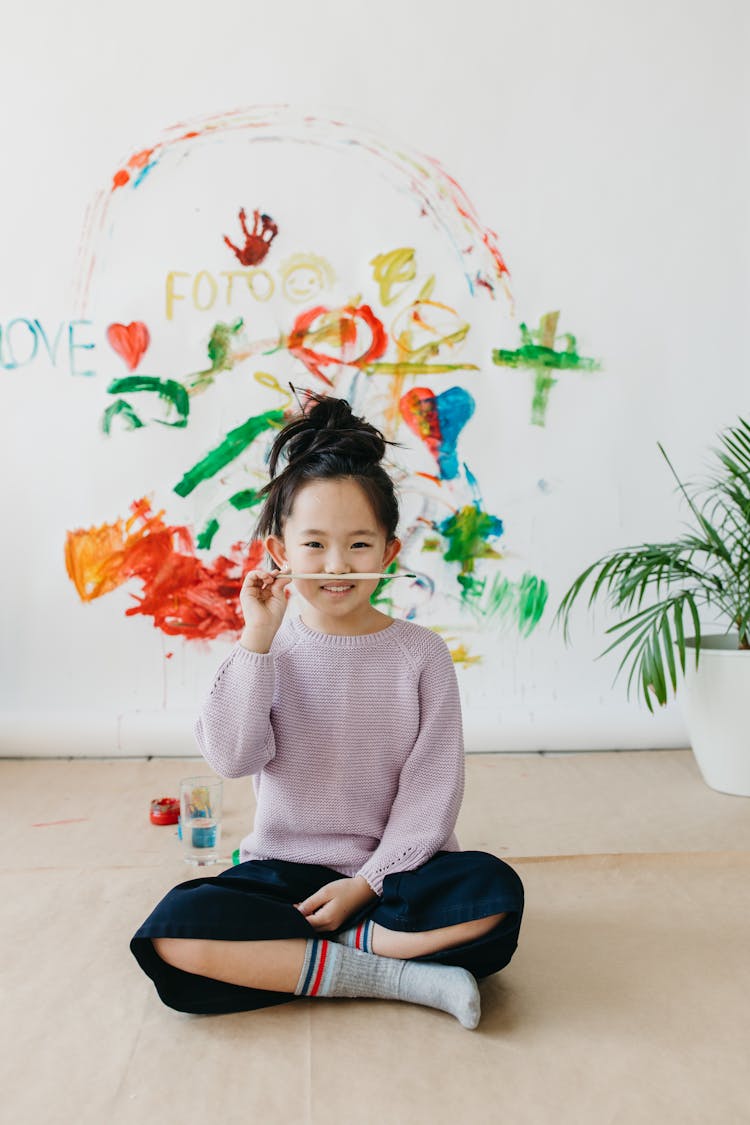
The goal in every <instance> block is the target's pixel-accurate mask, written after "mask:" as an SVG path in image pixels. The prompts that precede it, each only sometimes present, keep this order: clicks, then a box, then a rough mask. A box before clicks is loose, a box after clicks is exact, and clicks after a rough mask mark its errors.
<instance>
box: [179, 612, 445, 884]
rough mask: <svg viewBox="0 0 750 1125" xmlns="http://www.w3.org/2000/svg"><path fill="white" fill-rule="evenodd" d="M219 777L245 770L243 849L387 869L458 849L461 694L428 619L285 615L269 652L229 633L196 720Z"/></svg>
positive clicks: (379, 876) (339, 866)
mask: <svg viewBox="0 0 750 1125" xmlns="http://www.w3.org/2000/svg"><path fill="white" fill-rule="evenodd" d="M195 736H196V738H197V741H198V745H199V747H200V750H201V753H202V754H203V756H204V758H205V759H206V761H207V762H208V763H209V765H211V766H212V768H213V769H214V770H215V771H216V773H218V774H219V775H220V776H222V777H245V776H247V775H248V774H252V777H253V788H254V789H255V793H256V796H257V811H256V815H255V824H254V827H253V831H252V832H251V833H250V835H249V836H246V837H245V839H244V840H243V841H242V844H241V847H240V859H241V860H242V861H244V860H247V859H285V860H293V861H295V862H297V863H318V864H323V865H325V866H327V867H331V868H333V869H334V870H335V871H339V872H341V873H342V874H343V875H347V876H349V877H352V876H354V875H362V876H363V877H364V878H365V879H366V880H367V882H368V883H369V885H370V886H371V887H372V889H373V891H375V893H376V894H378V895H380V894H381V893H382V888H383V879H384V877H385V876H386V875H389V874H394V873H396V872H398V871H410V870H412V869H413V868H415V867H419V866H420V865H421V864H422V863H425V862H426V861H427V860H428V859H430V858H431V857H432V856H433V855H434V854H435V852H437V851H440V850H444V851H460V846H459V843H458V840H457V839H456V835H455V832H454V828H455V825H456V819H457V817H458V812H459V809H460V807H461V801H462V799H463V792H464V743H463V727H462V721H461V701H460V697H459V691H458V681H457V678H456V672H455V668H454V666H453V661H452V659H451V654H450V651H449V649H448V646H447V645H446V643H445V641H444V640H443V639H442V637H440V636H439V635H438V634H437V633H435V632H433V631H432V630H431V629H428V628H426V627H425V626H424V625H417V624H416V622H411V621H404V620H400V619H398V618H394V620H393V622H392V624H391V625H388V626H387V627H386V628H385V629H381V630H380V632H377V633H368V634H365V635H364V636H335V635H332V634H329V633H319V632H317V631H316V630H314V629H310V628H309V627H308V626H307V625H305V624H304V623H303V622H302V620H301V619H300V618H299V617H291V616H289V615H287V617H285V618H284V621H283V622H282V624H281V627H280V629H279V630H278V632H277V634H276V636H275V637H274V640H273V643H272V645H271V650H270V652H267V653H257V652H250V651H248V649H246V648H243V647H242V645H240V644H237V645H236V646H235V647H234V648H233V649H232V651H231V653H230V654H229V656H228V657H227V659H226V660H225V661H224V662H223V664H222V665H221V667H220V668H219V670H218V672H217V674H216V678H215V680H214V683H213V686H212V687H211V690H210V693H209V695H208V697H207V699H206V701H205V703H204V705H203V708H202V710H201V713H200V716H199V718H198V720H197V722H196V724H195Z"/></svg>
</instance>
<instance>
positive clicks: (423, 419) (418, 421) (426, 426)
mask: <svg viewBox="0 0 750 1125" xmlns="http://www.w3.org/2000/svg"><path fill="white" fill-rule="evenodd" d="M399 408H400V410H401V416H402V418H403V419H404V421H405V422H406V424H407V426H408V427H409V429H410V430H411V431H412V433H415V434H416V435H417V437H418V438H421V440H422V441H423V442H424V443H425V445H426V446H427V448H428V449H429V451H430V453H431V454H432V456H433V457H434V458H435V460H437V458H438V456H439V454H440V446H441V444H442V441H443V435H442V433H441V430H440V419H439V418H438V412H437V404H436V398H435V393H434V392H433V391H431V390H430V388H429V387H412V389H411V390H410V391H407V392H406V394H405V395H402V396H401V401H400V402H399Z"/></svg>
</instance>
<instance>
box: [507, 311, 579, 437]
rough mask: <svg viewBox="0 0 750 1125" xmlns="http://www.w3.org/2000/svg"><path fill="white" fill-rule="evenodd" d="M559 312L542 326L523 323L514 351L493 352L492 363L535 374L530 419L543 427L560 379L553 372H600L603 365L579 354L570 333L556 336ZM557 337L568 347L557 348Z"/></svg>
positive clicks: (541, 320) (544, 318)
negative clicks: (531, 326)
mask: <svg viewBox="0 0 750 1125" xmlns="http://www.w3.org/2000/svg"><path fill="white" fill-rule="evenodd" d="M559 315H560V314H559V312H549V313H545V314H544V316H542V317H540V318H539V327H538V328H535V329H529V328H528V327H527V325H526V324H521V347H520V348H516V349H515V350H514V351H511V350H507V349H505V348H496V349H495V350H494V351H493V352H492V362H493V363H495V364H497V365H498V367H514V368H531V370H532V371H534V372H535V373H536V379H535V381H534V395H533V399H532V403H531V422H532V425H535V426H543V425H544V422H545V417H546V412H547V404H548V401H549V392H550V390H551V389H552V387H554V385H555V383H556V382H557V379H555V378H553V377H552V375H551V372H552V371H600V370H601V364H600V363H599V362H598V360H595V359H592V358H591V357H590V356H582V355H579V354H578V345H577V342H576V338H575V336H573V335H571V333H569V332H565V333H562V334H561V335H559V336H558V335H556V334H555V333H556V332H557V320H558V317H559ZM557 340H563V341H564V342H565V346H564V347H563V348H562V349H561V350H560V351H556V350H555V343H556V341H557Z"/></svg>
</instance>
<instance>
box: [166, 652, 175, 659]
mask: <svg viewBox="0 0 750 1125" xmlns="http://www.w3.org/2000/svg"><path fill="white" fill-rule="evenodd" d="M173 656H174V653H173V652H165V653H164V659H165V660H171V659H172V657H173Z"/></svg>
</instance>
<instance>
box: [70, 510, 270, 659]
mask: <svg viewBox="0 0 750 1125" xmlns="http://www.w3.org/2000/svg"><path fill="white" fill-rule="evenodd" d="M130 509H131V512H132V515H131V516H130V517H129V518H128V519H127V520H124V521H123V520H122V519H118V520H116V521H115V522H114V523H112V524H102V525H101V526H100V527H92V528H89V529H88V530H85V529H79V530H77V531H71V532H68V535H67V537H66V542H65V566H66V568H67V571H68V575H69V576H70V578H71V580H72V582H73V584H74V585H75V588H76V590H77V591H78V595H79V597H80V598H81V601H84V602H90V601H93V600H94V599H95V598H99V597H101V596H102V595H103V594H106V593H108V592H109V591H111V590H114V589H116V588H117V587H118V586H122V585H123V584H124V583H125V582H127V581H128V580H130V579H133V578H135V579H139V580H140V581H141V582H142V583H143V589H142V594H141V596H140V597H139V596H138V595H135V594H134V595H132V596H133V597H134V599H135V601H136V603H137V604H136V605H134V606H131V607H130V608H129V609H127V610H126V611H125V614H126V616H128V617H132V616H133V615H134V614H144V615H145V616H147V617H152V618H153V621H154V628H156V629H161V631H162V632H163V633H166V634H168V635H170V636H183V637H186V638H194V639H213V638H216V637H219V636H222V635H225V634H229V635H233V636H236V635H237V634H239V632H241V630H242V627H243V624H244V621H243V617H242V613H241V611H240V605H239V593H240V588H241V586H242V582H243V579H244V577H245V574H246V573H247V572H248V571H249V570H254V569H255V568H256V567H258V566H260V564H261V562H262V559H263V551H264V548H263V544H262V543H261V542H260V541H259V540H256V541H254V542H253V543H251V544H250V547H249V550H245V551H244V552H243V549H242V546H241V544H235V545H234V546H233V547H232V549H231V555H232V557H231V558H230V557H227V556H226V555H219V556H218V557H217V558H216V559H214V560H213V562H212V563H210V564H209V565H206V564H204V563H202V562H201V560H200V559H199V558H198V557H197V555H196V554H195V549H194V546H193V537H192V534H191V533H190V530H189V529H188V528H187V527H184V526H173V527H170V526H168V525H167V524H165V523H164V520H163V519H162V517H163V515H164V512H163V511H161V512H157V513H156V514H154V513H152V511H151V505H150V504H149V501H148V500H147V499H146V498H145V497H144V498H142V499H140V500H137V501H134V502H133V503H132V504H131V505H130Z"/></svg>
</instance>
